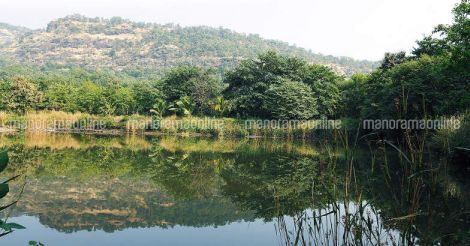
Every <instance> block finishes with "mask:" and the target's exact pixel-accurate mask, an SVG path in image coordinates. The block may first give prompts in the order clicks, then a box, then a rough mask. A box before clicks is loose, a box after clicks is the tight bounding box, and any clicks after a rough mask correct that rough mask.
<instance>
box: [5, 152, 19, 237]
mask: <svg viewBox="0 0 470 246" xmlns="http://www.w3.org/2000/svg"><path fill="white" fill-rule="evenodd" d="M8 161H9V159H8V152H7V151H6V150H2V151H0V173H1V172H3V171H4V170H5V168H6V167H7V166H8ZM18 177H19V175H17V176H14V177H12V178H9V179H7V180H5V181H3V182H2V183H0V201H1V199H2V198H4V197H5V196H6V195H7V194H8V192H10V187H9V185H8V182H10V181H12V180H15V179H16V178H18ZM17 202H18V201H14V202H12V203H10V204H8V205H2V206H0V211H3V210H5V209H7V208H9V207H11V206H13V205H15V204H16V203H17ZM13 229H25V227H24V226H22V225H19V224H16V223H7V221H6V219H5V220H3V219H0V237H3V236H5V235H7V234H10V233H12V232H13Z"/></svg>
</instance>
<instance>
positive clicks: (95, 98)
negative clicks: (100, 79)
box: [77, 81, 110, 114]
mask: <svg viewBox="0 0 470 246" xmlns="http://www.w3.org/2000/svg"><path fill="white" fill-rule="evenodd" d="M77 104H78V107H79V110H80V112H86V113H90V114H99V113H101V112H102V111H103V109H104V106H105V104H107V102H106V98H105V97H104V92H103V88H102V87H100V86H98V85H96V84H94V83H93V82H91V81H86V82H84V83H82V84H81V85H80V86H79V87H78V96H77ZM109 105H110V104H109V103H108V106H109ZM108 112H110V111H108Z"/></svg>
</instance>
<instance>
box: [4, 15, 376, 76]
mask: <svg viewBox="0 0 470 246" xmlns="http://www.w3.org/2000/svg"><path fill="white" fill-rule="evenodd" d="M267 51H276V52H279V53H281V54H284V55H287V54H288V55H291V56H297V57H299V58H303V59H305V60H307V61H308V62H311V63H319V64H323V65H329V66H330V67H332V68H333V69H334V70H335V71H336V72H337V73H339V74H340V75H351V74H353V73H355V72H370V71H372V70H373V69H374V68H375V67H376V65H377V64H376V63H375V62H369V61H357V60H354V59H352V58H348V57H333V56H324V55H321V54H316V53H313V52H311V51H308V50H305V49H303V48H299V47H295V46H292V45H289V44H287V43H285V42H280V41H274V40H267V39H263V38H261V37H259V36H258V35H254V34H249V35H247V34H241V33H237V32H234V31H231V30H228V29H224V28H212V27H205V26H198V27H181V26H179V25H175V24H166V25H160V24H151V23H140V22H139V23H138V22H132V21H129V20H125V19H122V18H119V17H114V18H111V19H103V18H87V17H84V16H80V15H72V16H67V17H65V18H61V19H58V20H55V21H52V22H50V23H49V24H48V25H47V28H46V29H39V30H28V29H26V28H21V27H15V26H11V25H8V24H1V23H0V54H2V55H3V56H4V58H8V59H13V60H15V61H20V62H22V63H26V64H34V65H43V66H48V67H51V66H52V67H62V66H65V67H73V66H80V67H82V68H85V69H95V68H104V69H110V70H118V71H124V72H127V73H129V74H131V75H134V76H140V75H142V74H144V75H145V74H147V73H149V72H151V73H161V72H163V71H166V70H167V69H168V68H172V67H175V66H180V65H193V66H201V67H211V68H217V69H218V70H219V71H220V72H223V71H224V70H225V69H227V68H233V67H235V66H236V65H238V63H239V62H240V61H241V60H243V59H250V58H255V57H256V55H257V54H259V53H264V52H267Z"/></svg>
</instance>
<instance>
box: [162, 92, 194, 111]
mask: <svg viewBox="0 0 470 246" xmlns="http://www.w3.org/2000/svg"><path fill="white" fill-rule="evenodd" d="M194 107H195V104H194V101H193V100H192V99H191V97H189V96H183V97H182V98H181V99H180V100H177V101H175V102H174V103H173V105H172V106H171V107H170V108H169V109H168V110H169V111H172V112H174V113H175V114H178V115H180V116H191V114H192V113H193V110H194Z"/></svg>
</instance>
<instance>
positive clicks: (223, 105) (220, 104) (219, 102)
mask: <svg viewBox="0 0 470 246" xmlns="http://www.w3.org/2000/svg"><path fill="white" fill-rule="evenodd" d="M227 109H228V103H227V102H226V101H225V98H224V97H223V96H220V97H217V98H216V99H215V101H214V110H215V111H216V112H218V113H219V116H223V115H224V114H225V113H226V111H227Z"/></svg>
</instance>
